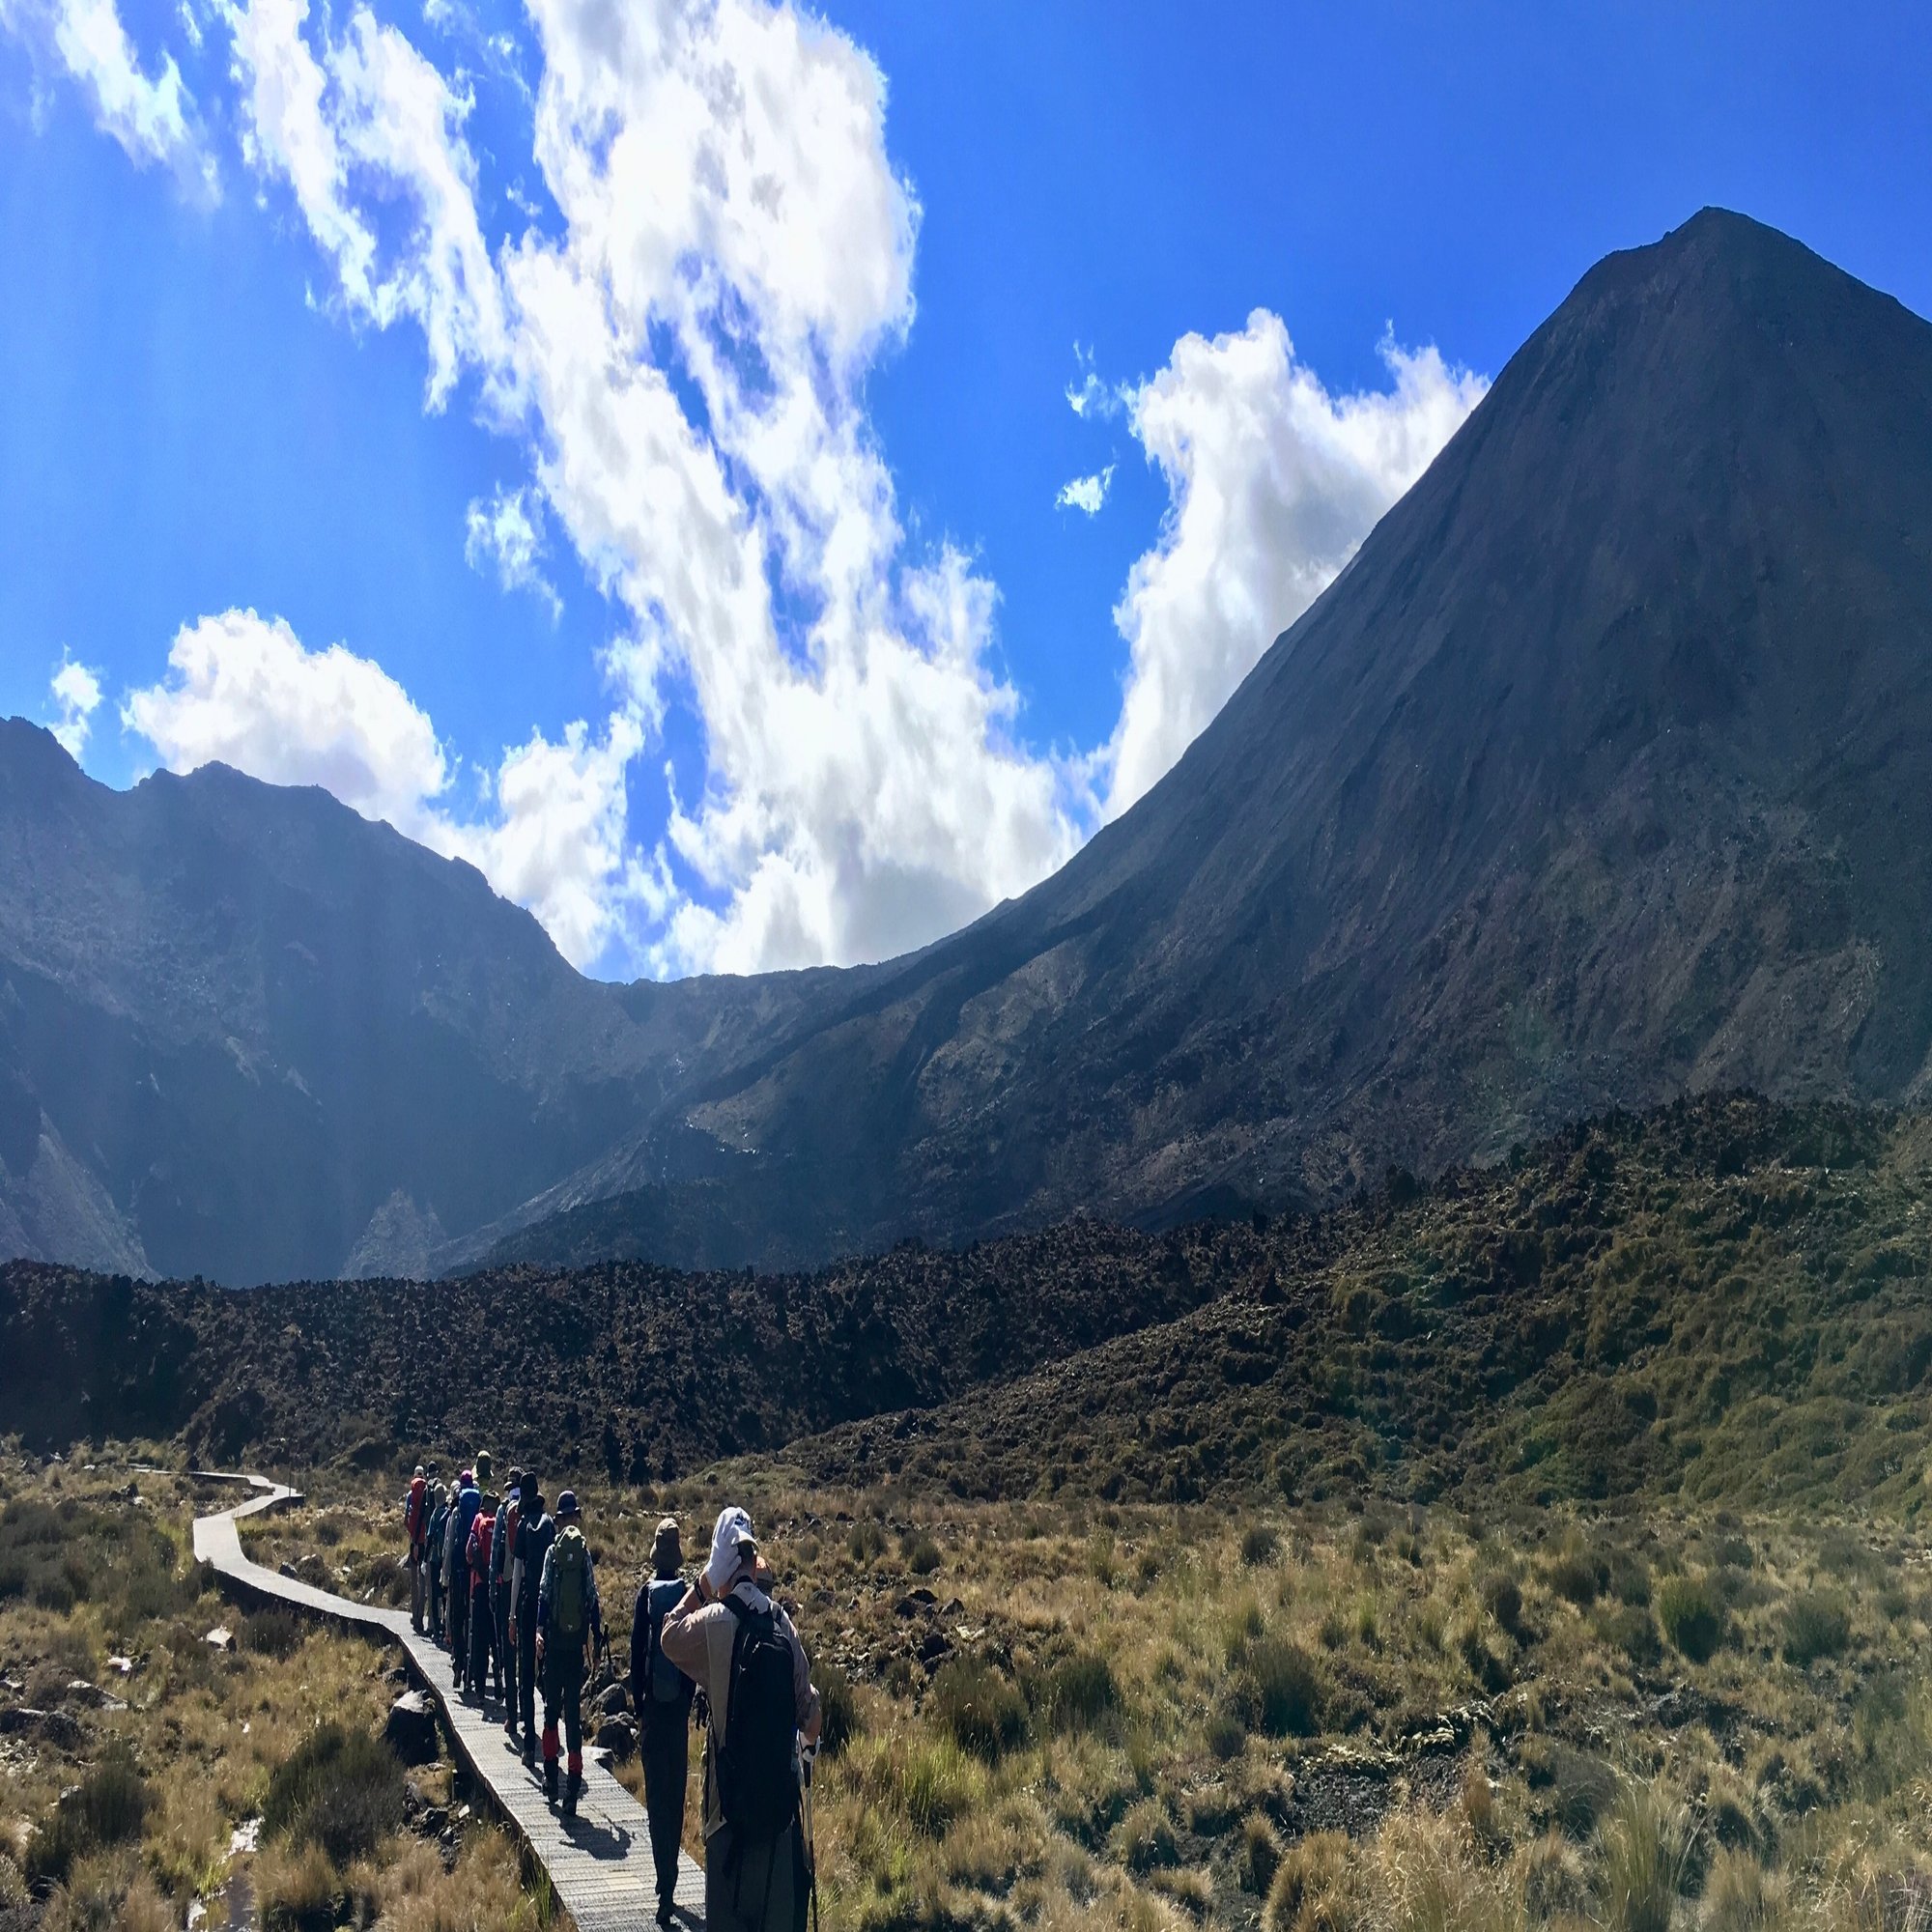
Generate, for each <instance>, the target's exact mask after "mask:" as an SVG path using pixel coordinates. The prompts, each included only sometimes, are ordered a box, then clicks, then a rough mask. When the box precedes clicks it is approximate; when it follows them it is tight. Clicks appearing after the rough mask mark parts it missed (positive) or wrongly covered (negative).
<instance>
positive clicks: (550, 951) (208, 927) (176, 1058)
mask: <svg viewBox="0 0 1932 1932" xmlns="http://www.w3.org/2000/svg"><path fill="white" fill-rule="evenodd" d="M832 977H833V976H829V975H824V974H816V975H813V974H798V975H784V976H774V977H773V978H771V979H768V980H757V981H745V980H738V981H732V980H693V981H688V982H685V983H684V984H681V985H674V986H655V985H639V986H635V987H629V988H618V987H612V986H606V985H601V984H598V983H595V982H593V981H590V980H584V979H582V977H581V976H579V975H578V974H577V973H575V972H573V971H572V970H571V969H570V967H569V966H568V965H567V964H566V963H565V962H564V961H563V959H562V958H560V957H559V956H558V954H557V952H556V950H555V949H554V947H553V946H552V945H551V943H550V940H549V939H548V938H547V937H546V935H545V934H544V932H543V930H542V928H541V927H540V926H539V925H538V924H537V923H536V922H535V921H534V920H532V919H531V918H529V916H528V915H527V914H526V913H523V912H520V911H519V910H517V909H516V908H515V907H513V906H510V905H507V904H505V903H504V902H503V901H502V900H501V899H499V898H497V896H496V895H494V894H493V893H492V892H491V891H490V889H489V887H488V886H487V885H486V884H485V883H484V881H483V879H482V877H481V875H480V874H479V873H477V872H476V871H474V870H473V869H472V868H471V867H468V866H464V865H459V864H454V863H451V862H449V861H446V860H442V859H439V858H436V857H434V856H433V855H432V854H430V853H428V852H426V851H424V850H423V849H422V848H421V847H420V846H417V845H413V844H412V843H411V842H410V841H409V840H407V839H405V838H401V837H399V836H398V835H397V834H396V833H394V832H392V831H391V830H390V829H389V828H388V827H387V826H384V825H371V824H368V823H367V822H365V821H364V820H362V819H361V818H358V817H357V816H356V815H355V813H354V812H352V811H350V810H347V809H346V808H345V807H343V806H341V805H338V804H337V803H336V802H335V801H334V800H333V799H331V798H330V797H328V796H327V793H324V792H321V791H313V790H286V789H280V788H277V787H274V786H270V785H263V784H258V783H256V782H255V781H252V780H248V779H244V778H242V777H241V776H239V775H238V774H236V773H234V772H231V771H229V770H227V769H225V768H224V767H221V766H210V767H207V768H206V769H204V770H202V771H200V772H197V773H196V774H195V775H194V776H193V777H192V778H188V779H179V778H175V777H172V776H170V775H168V774H165V773H163V774H159V775H157V776H156V777H154V778H151V779H148V780H147V781H144V782H143V783H141V784H139V785H136V786H135V787H134V788H133V790H131V791H129V792H115V791H111V790H109V789H108V788H107V787H105V786H103V785H99V784H96V783H94V782H93V781H91V780H89V779H87V778H85V777H83V776H82V774H81V773H80V771H79V770H78V768H77V767H76V766H75V765H74V763H73V761H72V760H71V758H70V757H69V756H68V755H67V753H65V752H64V751H62V750H61V748H60V747H59V746H58V745H56V744H55V743H54V741H53V740H52V738H50V737H49V736H48V735H47V734H46V733H45V732H43V731H40V730H37V729H36V728H34V727H33V726H31V725H23V724H21V723H19V722H18V721H14V722H12V723H8V724H5V725H0V1254H6V1253H13V1254H26V1255H39V1256H43V1257H51V1258H59V1259H63V1260H69V1261H74V1262H80V1263H85V1264H93V1265H97V1266H101V1267H107V1268H113V1269H118V1270H122V1271H126V1272H128V1273H145V1272H148V1271H150V1270H151V1269H153V1270H158V1271H161V1272H164V1273H176V1274H182V1275H187V1274H195V1273H201V1274H207V1275H210V1276H213V1277H216V1278H218V1279H223V1280H228V1281H232V1282H253V1281H258V1280H261V1279H263V1278H265V1277H266V1278H274V1277H278V1276H279V1277H289V1276H303V1275H308V1276H314V1275H325V1274H326V1275H334V1274H337V1273H340V1272H342V1271H344V1268H345V1264H346V1263H347V1262H348V1261H349V1259H350V1257H351V1254H352V1250H355V1252H356V1255H357V1259H358V1261H359V1263H360V1264H361V1265H362V1266H363V1267H364V1268H365V1269H370V1270H379V1269H383V1268H384V1267H394V1266H396V1265H398V1264H399V1263H400V1262H406V1261H407V1260H408V1259H410V1258H411V1257H412V1256H413V1257H415V1258H416V1259H418V1260H422V1259H423V1258H425V1257H426V1255H427V1251H428V1249H429V1247H430V1245H431V1244H432V1243H433V1242H434V1241H436V1240H440V1239H441V1238H442V1237H443V1236H444V1235H445V1234H447V1235H460V1234H462V1233H463V1232H464V1231H466V1230H468V1229H469V1228H472V1227H474V1226H476V1225H477V1224H478V1223H479V1222H483V1221H486V1220H489V1219H491V1218H493V1217H495V1216H496V1215H499V1214H501V1213H503V1212H505V1211H506V1210H507V1209H509V1208H513V1207H514V1206H515V1205H516V1204H517V1203H518V1202H520V1201H522V1200H524V1199H525V1198H526V1197H527V1196H528V1195H530V1194H532V1193H534V1192H535V1191H537V1190H538V1189H540V1188H542V1187H544V1186H545V1185H547V1184H549V1183H550V1182H552V1181H554V1180H555V1179H557V1178H558V1177H559V1176H561V1175H563V1174H566V1173H568V1172H569V1171H571V1170H572V1169H573V1168H575V1167H577V1166H579V1165H580V1164H582V1162H584V1161H586V1160H588V1159H590V1158H591V1157H592V1156H594V1155H595V1154H596V1153H597V1152H598V1151H600V1150H601V1149H603V1148H604V1147H605V1146H607V1145H608V1144H609V1143H610V1142H611V1139H612V1138H613V1137H615V1136H616V1135H618V1134H619V1133H620V1132H622V1131H626V1130H628V1129H630V1128H631V1127H633V1126H634V1125H635V1124H636V1123H637V1122H639V1121H640V1120H646V1119H649V1118H650V1117H651V1116H652V1114H653V1112H654V1111H655V1110H657V1109H659V1108H661V1107H663V1106H665V1105H667V1104H668V1096H670V1095H673V1094H675V1091H676V1088H677V1086H678V1083H679V1081H680V1080H681V1079H683V1078H685V1077H686V1076H687V1073H688V1069H689V1067H690V1066H691V1065H692V1064H693V1063H694V1061H695V1060H696V1059H697V1058H698V1057H701V1056H709V1063H710V1064H712V1065H725V1066H728V1065H731V1064H732V1062H733V1060H734V1059H735V1058H738V1057H742V1055H744V1054H745V1053H747V1052H749V1051H752V1050H754V1049H755V1048H757V1047H758V1046H759V1045H761V1044H762V1043H763V1042H764V1041H765V1040H767V1039H769V1038H771V1037H775V1036H776V1035H779V1034H781V1033H782V1031H783V1029H784V1028H785V1027H786V1026H788V1025H791V1024H795V1023H796V1022H797V1020H798V1018H799V1016H800V1015H801V1014H802V1013H804V1012H807V1011H809V1009H810V1003H811V1001H812V1000H813V998H814V997H816V996H817V994H818V993H819V992H820V991H822V989H823V988H824V987H825V986H826V985H827V983H828V982H829V981H830V980H831V979H832ZM699 1153H700V1155H701V1156H702V1157H704V1158H708V1159H712V1160H715V1159H716V1158H717V1155H716V1153H715V1151H710V1150H708V1149H706V1148H700V1150H699Z"/></svg>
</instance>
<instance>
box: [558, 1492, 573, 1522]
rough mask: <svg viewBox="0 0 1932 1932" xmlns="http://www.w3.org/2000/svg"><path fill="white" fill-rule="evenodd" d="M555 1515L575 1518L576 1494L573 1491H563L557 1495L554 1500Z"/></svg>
mask: <svg viewBox="0 0 1932 1932" xmlns="http://www.w3.org/2000/svg"><path fill="white" fill-rule="evenodd" d="M556 1513H557V1515H558V1516H575V1515H576V1514H577V1492H576V1491H575V1490H565V1491H563V1492H561V1493H560V1494H559V1495H558V1497H557V1499H556Z"/></svg>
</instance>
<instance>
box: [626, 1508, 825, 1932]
mask: <svg viewBox="0 0 1932 1932" xmlns="http://www.w3.org/2000/svg"><path fill="white" fill-rule="evenodd" d="M769 1583H770V1573H769V1572H768V1571H765V1572H762V1573H761V1571H760V1567H759V1563H758V1544H757V1538H756V1537H755V1536H754V1535H753V1531H752V1519H751V1518H750V1517H749V1516H748V1515H746V1513H745V1512H744V1511H743V1510H742V1509H736V1508H733V1509H727V1510H725V1511H724V1512H723V1513H722V1514H721V1515H720V1517H719V1519H718V1525H717V1528H716V1529H715V1530H714V1531H713V1532H712V1538H711V1556H710V1560H709V1561H708V1562H707V1563H706V1564H705V1566H704V1568H703V1569H702V1570H701V1571H699V1572H698V1575H697V1580H696V1582H695V1583H693V1584H692V1585H691V1587H690V1588H689V1589H688V1590H687V1591H686V1592H685V1593H684V1596H683V1598H682V1599H681V1601H680V1602H679V1603H678V1604H677V1605H674V1606H673V1607H672V1609H671V1610H670V1611H668V1613H667V1615H666V1617H665V1620H664V1627H663V1629H662V1630H661V1631H660V1632H659V1635H658V1641H659V1643H660V1645H661V1646H662V1647H663V1650H664V1653H665V1655H666V1656H667V1657H668V1658H669V1660H670V1661H671V1662H673V1663H674V1664H676V1665H677V1667H678V1668H679V1669H680V1670H682V1671H683V1672H684V1673H685V1675H686V1676H687V1677H689V1678H690V1679H691V1680H692V1681H693V1683H695V1684H696V1686H697V1688H698V1689H699V1690H702V1691H703V1693H704V1697H705V1704H706V1720H705V1742H704V1812H703V1823H704V1919H705V1932H798V1928H800V1927H802V1926H803V1925H804V1923H805V1908H806V1902H807V1899H808V1898H809V1897H810V1890H811V1886H812V1874H811V1870H810V1863H809V1861H808V1849H807V1846H806V1842H805V1833H804V1832H803V1831H802V1830H801V1829H800V1816H799V1770H800V1747H801V1746H803V1747H804V1749H805V1750H806V1751H807V1752H810V1750H811V1749H812V1747H814V1746H815V1745H816V1744H817V1742H818V1724H819V1704H818V1692H817V1691H816V1690H813V1689H812V1688H811V1674H810V1667H809V1666H808V1664H807V1662H806V1656H805V1646H804V1645H803V1644H802V1643H800V1642H799V1640H798V1633H797V1631H795V1630H794V1629H793V1628H792V1623H791V1619H790V1618H789V1617H788V1616H786V1614H785V1613H784V1610H783V1608H782V1607H781V1605H778V1604H776V1603H774V1602H773V1600H772V1596H771V1592H770V1588H769Z"/></svg>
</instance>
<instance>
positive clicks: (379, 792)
mask: <svg viewBox="0 0 1932 1932" xmlns="http://www.w3.org/2000/svg"><path fill="white" fill-rule="evenodd" d="M168 666H169V673H170V674H169V676H168V677H167V678H166V679H164V680H163V681H162V682H161V683H159V684H156V685H152V686H149V687H148V688H147V689H145V690H141V691H136V692H133V693H131V694H130V695H129V696H128V701H127V704H126V705H125V707H124V709H123V713H122V718H123V723H124V724H126V725H127V726H128V729H130V730H133V731H137V732H139V733H140V735H141V736H142V737H144V738H146V739H147V740H148V741H149V743H151V744H152V745H153V746H154V747H155V750H156V753H158V754H159V757H160V759H161V762H162V763H163V764H164V765H166V766H167V767H168V768H169V769H170V770H172V771H178V772H189V771H193V770H195V769H196V768H197V767H198V766H201V765H205V764H208V763H210V762H211V761H213V760H217V759H218V760H219V761H220V762H221V763H223V764H227V765H232V766H234V767H235V768H236V769H237V770H238V771H243V772H246V773H248V774H249V775H250V776H251V777H254V778H259V779H264V780H266V781H269V782H270V783H271V784H290V785H301V784H313V785H321V786H323V787H325V788H326V789H327V790H328V791H330V792H332V793H333V794H334V795H335V796H336V797H337V798H339V799H340V800H341V801H342V802H343V803H344V804H345V805H348V806H352V807H353V808H354V809H355V810H357V811H359V812H361V813H362V814H363V816H364V817H367V818H380V819H385V820H387V821H388V823H389V824H391V825H393V826H394V827H395V828H396V829H397V831H399V832H402V833H405V834H407V835H408V836H409V837H410V838H415V839H418V840H420V841H421V842H422V843H423V844H425V845H427V846H429V847H430V848H431V849H432V850H434V851H438V852H440V853H442V854H443V855H444V856H445V857H448V858H461V859H467V860H469V863H470V864H472V865H473V866H475V867H477V869H478V870H480V871H481V872H482V873H483V874H484V876H485V877H486V878H488V879H489V881H490V882H491V884H492V885H493V886H495V887H496V889H497V891H498V892H499V893H501V894H502V895H504V896H505V897H506V898H511V899H515V900H516V901H517V902H518V903H519V904H521V905H525V906H527V907H528V908H529V909H530V911H531V912H533V913H534V914H535V915H536V916H537V918H538V919H540V920H541V921H542V922H543V923H544V925H545V926H546V927H547V928H548V930H549V932H550V934H551V937H552V938H553V939H554V940H555V942H556V945H557V948H558V950H559V951H560V952H563V954H564V955H565V956H566V957H567V958H569V959H570V960H572V961H573V962H574V963H575V964H577V965H579V966H582V967H587V966H590V965H593V964H596V963H597V962H598V961H599V960H600V959H603V958H604V957H605V956H606V955H607V952H610V951H611V949H613V948H614V949H615V952H616V953H617V955H618V963H620V964H621V963H624V961H623V953H624V946H623V933H622V926H623V923H624V917H625V915H626V913H627V912H628V911H629V909H630V908H631V906H632V905H633V903H634V902H636V901H638V900H639V899H641V898H642V897H644V896H645V895H648V893H650V892H651V891H652V890H653V889H654V888H653V884H652V881H651V880H650V879H649V878H648V877H647V876H646V874H645V870H644V867H642V865H641V862H640V861H639V858H638V855H637V854H636V853H635V852H633V851H631V850H630V849H629V848H628V847H627V844H626V841H625V832H624V828H625V822H626V810H625V790H624V774H625V771H626V768H627V767H628V766H629V764H630V762H631V760H632V759H633V758H634V757H636V756H637V754H638V753H639V750H640V749H641V748H642V744H643V734H642V732H641V730H640V729H639V726H638V725H637V724H636V723H635V722H634V721H632V720H631V719H629V718H626V717H624V716H622V715H619V716H616V717H613V718H612V719H611V721H610V722H609V724H608V725H607V727H606V730H605V734H604V736H603V738H602V740H601V741H600V740H597V739H594V738H593V737H592V736H591V734H590V730H589V727H588V726H587V725H585V724H583V723H582V722H579V723H576V724H573V725H569V726H568V727H567V728H566V729H565V731H564V733H563V736H562V738H561V739H560V740H559V741H558V742H555V743H553V742H551V741H550V740H549V739H547V738H546V737H545V736H544V734H543V733H542V732H541V731H535V732H532V733H531V735H530V737H529V739H528V740H527V742H526V743H525V744H523V745H520V746H516V747H514V748H512V749H510V750H508V751H506V752H505V753H503V757H502V761H501V763H500V764H499V765H498V766H497V770H496V772H495V774H494V775H492V776H491V777H490V778H489V779H488V781H487V782H486V784H485V787H484V790H485V800H484V810H481V811H478V812H473V813H469V814H464V813H461V812H459V811H457V810H453V809H452V806H451V804H450V800H449V794H450V792H451V791H452V789H453V786H454V781H455V778H456V769H455V765H454V762H453V761H452V760H451V759H450V757H449V756H448V754H447V753H445V752H444V750H443V748H442V745H441V744H440V741H439V740H438V738H437V735H436V730H435V727H434V726H433V725H431V723H430V720H429V717H428V715H427V714H426V713H425V712H424V711H423V710H422V709H421V708H420V707H419V706H418V705H417V704H416V703H415V702H414V701H413V700H412V698H411V697H410V696H409V694H408V693H407V692H406V691H405V690H404V689H403V687H402V686H401V685H400V684H398V683H397V682H396V680H395V679H394V678H392V677H391V676H390V675H389V674H388V672H387V671H385V670H384V669H383V668H382V667H381V666H380V665H378V664H376V663H374V662H373V661H371V660H370V659H368V658H363V657H357V656H356V655H355V653H354V652H353V651H350V650H347V649H345V648H344V646H342V645H341V644H331V645H330V646H328V648H327V649H326V650H319V651H312V650H309V649H307V648H306V647H305V646H304V645H303V644H302V642H301V640H300V639H298V637H297V636H296V634H295V632H294V631H293V630H291V629H290V627H289V626H288V624H287V623H285V622H284V621H283V620H282V619H280V618H273V619H269V618H264V617H261V616H258V615H257V614H256V613H255V612H254V611H224V612H222V613H221V614H220V615H219V616H213V617H203V618H201V619H200V620H199V621H198V622H196V623H193V624H186V625H184V626H183V627H182V629H181V631H180V632H179V633H178V634H177V636H176V638H175V640H174V644H173V647H172V648H171V649H170V650H169V652H168ZM68 668H71V669H73V670H79V667H78V666H73V667H68ZM56 691H57V693H58V691H59V679H58V678H57V679H56ZM94 696H95V702H99V691H98V688H97V689H96V691H95V695H94Z"/></svg>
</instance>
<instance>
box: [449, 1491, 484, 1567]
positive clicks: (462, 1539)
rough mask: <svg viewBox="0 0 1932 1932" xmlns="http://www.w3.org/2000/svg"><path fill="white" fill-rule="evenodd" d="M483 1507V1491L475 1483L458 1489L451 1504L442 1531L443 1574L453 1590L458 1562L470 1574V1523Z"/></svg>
mask: <svg viewBox="0 0 1932 1932" xmlns="http://www.w3.org/2000/svg"><path fill="white" fill-rule="evenodd" d="M482 1507H483V1492H482V1491H481V1490H479V1489H478V1488H477V1487H476V1485H475V1484H474V1483H471V1484H470V1485H469V1488H468V1489H466V1490H458V1491H457V1492H456V1500H455V1501H454V1502H453V1503H452V1504H450V1506H449V1520H448V1522H447V1523H445V1524H444V1525H443V1532H442V1542H443V1559H442V1574H443V1580H444V1581H445V1582H446V1583H448V1585H449V1587H450V1588H451V1589H452V1590H454V1589H455V1588H456V1571H457V1565H458V1564H461V1565H462V1566H463V1574H464V1576H465V1577H466V1578H467V1577H468V1576H469V1525H470V1524H471V1523H473V1522H474V1521H475V1520H476V1512H477V1511H478V1510H479V1509H481V1508H482ZM466 1587H467V1585H466Z"/></svg>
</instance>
